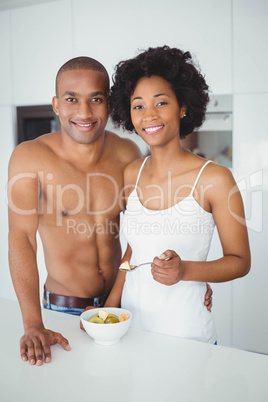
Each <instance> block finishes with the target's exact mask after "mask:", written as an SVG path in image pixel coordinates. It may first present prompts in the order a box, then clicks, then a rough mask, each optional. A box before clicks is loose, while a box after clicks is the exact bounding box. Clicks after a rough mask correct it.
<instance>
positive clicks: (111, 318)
mask: <svg viewBox="0 0 268 402" xmlns="http://www.w3.org/2000/svg"><path fill="white" fill-rule="evenodd" d="M116 322H119V318H118V317H117V315H115V314H109V315H108V317H107V318H106V320H105V322H104V324H115V323H116Z"/></svg>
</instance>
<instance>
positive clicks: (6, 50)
mask: <svg viewBox="0 0 268 402" xmlns="http://www.w3.org/2000/svg"><path fill="white" fill-rule="evenodd" d="M10 29H11V27H10V11H2V12H1V13H0V49H1V74H0V88H1V97H0V106H1V105H11V104H12V59H11V42H10V38H11V36H10Z"/></svg>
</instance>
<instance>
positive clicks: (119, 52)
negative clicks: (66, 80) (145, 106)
mask: <svg viewBox="0 0 268 402" xmlns="http://www.w3.org/2000/svg"><path fill="white" fill-rule="evenodd" d="M231 6H232V1H231V0H227V1H222V0H206V1H199V0H188V1H182V0H179V1H173V0H167V1H165V2H163V1H160V0H147V1H143V0H136V1H135V2H128V3H127V7H126V2H125V1H124V0H116V1H113V2H110V1H104V2H99V3H97V2H95V3H94V9H93V7H92V3H91V2H89V1H87V0H76V1H74V3H73V7H74V52H75V55H76V56H78V55H81V54H87V55H89V56H92V57H94V58H97V59H98V60H99V61H101V62H102V63H103V64H104V65H105V67H107V69H108V72H109V73H110V75H112V73H113V71H114V67H115V65H116V64H117V63H118V62H119V61H121V60H124V59H127V58H130V57H135V56H136V55H137V53H139V52H140V51H142V50H145V49H147V48H148V47H149V46H151V47H154V46H162V45H169V46H171V47H172V46H175V47H179V48H181V49H183V50H184V51H186V50H190V51H191V53H192V54H193V56H195V58H196V59H197V61H198V62H199V64H200V67H201V70H202V72H203V73H204V74H205V75H206V79H207V81H208V84H209V85H210V87H211V91H212V92H213V93H219V94H229V93H231V92H232V36H231V34H232V8H231ZM92 13H94V14H92ZM89 15H93V18H91V19H90V23H89V22H88V16H89ZM96 16H101V24H100V19H99V18H94V17H96ZM100 36H101V37H102V42H101V43H102V46H100Z"/></svg>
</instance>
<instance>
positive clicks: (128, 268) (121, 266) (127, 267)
mask: <svg viewBox="0 0 268 402" xmlns="http://www.w3.org/2000/svg"><path fill="white" fill-rule="evenodd" d="M119 268H122V269H125V270H127V271H130V270H131V267H130V265H129V262H128V261H124V262H122V264H121V265H120V267H119Z"/></svg>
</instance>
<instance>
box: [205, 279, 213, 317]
mask: <svg viewBox="0 0 268 402" xmlns="http://www.w3.org/2000/svg"><path fill="white" fill-rule="evenodd" d="M212 295H213V290H212V289H211V287H210V285H209V284H208V283H207V291H206V294H205V301H204V305H205V306H206V307H207V310H208V311H210V312H211V308H212Z"/></svg>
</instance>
